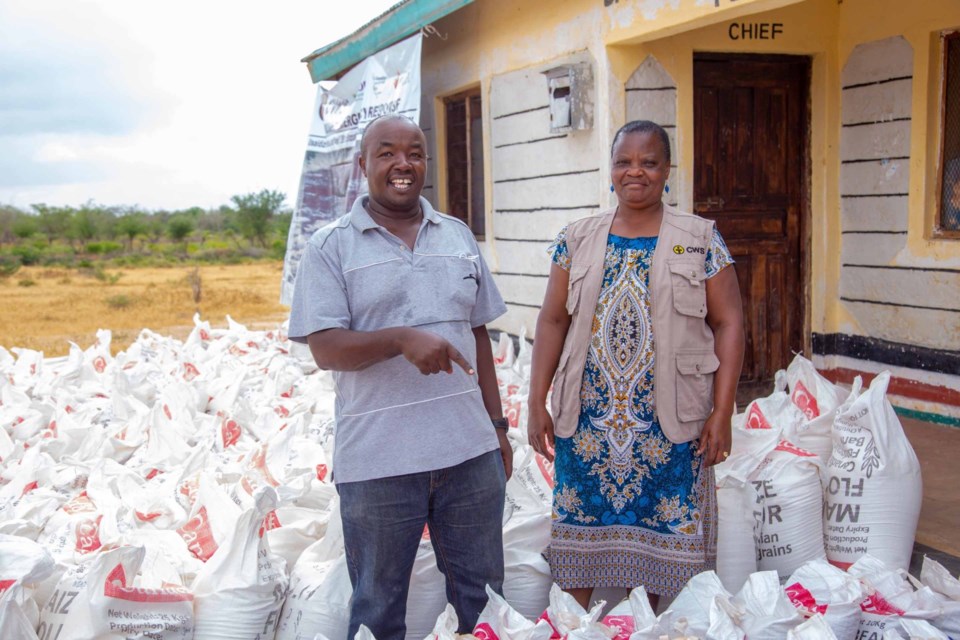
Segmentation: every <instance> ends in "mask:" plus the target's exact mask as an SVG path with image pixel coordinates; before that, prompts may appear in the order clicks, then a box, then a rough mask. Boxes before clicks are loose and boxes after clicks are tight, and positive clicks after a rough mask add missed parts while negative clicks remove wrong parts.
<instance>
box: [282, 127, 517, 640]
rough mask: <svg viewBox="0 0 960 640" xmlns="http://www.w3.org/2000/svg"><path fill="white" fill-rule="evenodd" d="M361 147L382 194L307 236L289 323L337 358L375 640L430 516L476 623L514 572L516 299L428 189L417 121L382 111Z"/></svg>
mask: <svg viewBox="0 0 960 640" xmlns="http://www.w3.org/2000/svg"><path fill="white" fill-rule="evenodd" d="M360 153H361V156H360V169H361V170H362V171H363V174H364V176H365V177H366V179H367V185H368V187H369V196H364V197H361V198H358V199H357V201H356V202H355V203H354V205H353V208H352V209H351V211H350V213H348V214H347V215H345V216H343V217H342V218H340V219H339V220H337V221H335V222H333V223H331V224H329V225H327V226H326V227H324V228H323V229H320V230H319V231H317V232H316V233H315V234H314V235H313V237H312V238H311V239H310V241H309V243H308V244H307V247H306V250H305V251H304V253H303V256H302V258H301V260H300V265H299V268H298V270H297V279H296V284H295V287H294V294H293V304H292V309H291V314H290V329H289V334H290V339H291V340H295V341H297V342H305V343H307V344H309V346H310V351H311V353H312V354H313V357H314V359H315V360H316V362H317V365H318V366H319V367H320V368H322V369H331V370H333V372H334V374H333V375H334V380H335V386H336V396H337V397H336V418H337V430H336V438H335V446H334V457H333V474H334V482H335V483H336V485H337V490H338V491H339V493H340V501H341V502H340V509H341V517H342V519H343V532H344V546H345V548H346V555H347V566H348V570H349V573H350V580H351V582H352V584H353V599H352V601H351V611H350V627H349V635H348V637H349V638H353V637H354V635H355V634H356V632H357V629H358V628H359V626H360V625H361V624H364V625H366V626H367V627H368V628H369V629H370V630H371V631H372V632H373V635H374V636H375V637H376V638H377V640H393V639H401V638H403V637H404V634H405V630H406V625H405V624H404V616H405V611H406V600H407V592H408V588H409V583H410V573H411V571H412V569H413V562H414V559H415V557H416V552H417V547H418V544H419V542H420V538H421V534H422V533H423V530H424V525H425V524H426V525H427V526H428V527H429V531H430V541H431V543H432V544H433V547H434V550H435V551H436V557H437V565H438V567H439V569H440V570H441V571H442V572H443V573H444V575H445V576H446V582H447V599H448V600H449V601H450V603H452V604H453V605H454V607H455V608H456V611H457V616H458V617H459V619H460V629H459V630H460V632H461V633H468V632H470V631H472V630H473V627H474V625H475V624H476V621H477V616H478V615H479V614H480V611H481V610H482V609H483V607H484V605H485V604H486V600H487V597H486V593H485V586H486V585H487V584H489V585H490V586H491V587H492V588H493V589H494V590H496V591H498V592H500V591H501V589H502V584H503V541H502V536H501V534H502V527H501V520H502V514H503V500H504V486H505V484H506V479H507V477H508V475H509V474H510V472H511V466H512V453H511V449H510V445H509V443H508V442H507V438H506V422H505V421H504V420H503V413H502V407H501V404H500V395H499V390H498V388H497V379H496V373H495V371H494V364H493V353H492V349H491V345H490V338H489V336H488V334H487V330H486V326H485V325H486V323H488V322H490V321H492V320H494V319H495V318H497V317H499V316H500V315H502V314H503V313H504V312H505V311H506V307H505V305H504V303H503V300H502V299H501V297H500V294H499V292H498V291H497V288H496V286H495V284H494V282H493V278H492V277H491V275H490V272H489V270H488V268H487V265H486V263H485V262H484V260H483V257H482V256H481V255H480V251H479V248H478V247H477V243H476V240H475V239H474V237H473V234H472V233H471V232H470V230H469V229H468V228H467V226H466V225H464V224H463V223H462V222H460V221H459V220H457V219H456V218H452V217H450V216H446V215H443V214H441V213H437V212H436V211H434V209H433V207H431V206H430V203H429V202H427V201H426V200H425V199H423V198H421V197H420V192H421V190H422V189H423V184H424V176H425V175H426V167H427V159H426V140H425V138H424V135H423V132H422V131H421V130H420V128H419V127H418V126H417V125H416V124H415V123H413V122H412V121H411V120H409V119H407V118H405V117H402V116H387V117H383V118H380V119H377V120H375V121H373V122H372V123H371V124H370V125H369V126H368V127H367V128H366V130H365V132H364V134H363V139H362V141H361V152H360ZM434 374H438V375H434ZM332 640H340V639H332Z"/></svg>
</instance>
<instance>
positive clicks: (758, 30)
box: [727, 22, 783, 40]
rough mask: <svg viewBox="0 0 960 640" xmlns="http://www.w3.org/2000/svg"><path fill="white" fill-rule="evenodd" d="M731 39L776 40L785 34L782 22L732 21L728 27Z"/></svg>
mask: <svg viewBox="0 0 960 640" xmlns="http://www.w3.org/2000/svg"><path fill="white" fill-rule="evenodd" d="M727 35H729V36H730V39H731V40H776V39H777V36H780V35H783V23H782V22H732V23H730V26H729V27H728V28H727Z"/></svg>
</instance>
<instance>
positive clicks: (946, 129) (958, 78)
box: [936, 31, 960, 239]
mask: <svg viewBox="0 0 960 640" xmlns="http://www.w3.org/2000/svg"><path fill="white" fill-rule="evenodd" d="M940 95H941V96H942V100H943V102H942V104H941V113H942V117H941V121H940V131H941V139H940V176H939V180H938V181H937V184H938V185H939V190H938V195H939V201H940V203H939V204H940V207H939V209H940V211H939V215H938V216H937V229H936V232H937V235H939V236H941V237H948V238H957V239H960V31H953V32H950V33H945V34H944V35H943V85H942V91H941V94H940Z"/></svg>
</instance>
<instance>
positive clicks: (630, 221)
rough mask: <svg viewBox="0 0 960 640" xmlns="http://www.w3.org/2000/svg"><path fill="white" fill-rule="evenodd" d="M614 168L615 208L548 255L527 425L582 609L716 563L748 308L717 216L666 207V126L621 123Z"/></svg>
mask: <svg viewBox="0 0 960 640" xmlns="http://www.w3.org/2000/svg"><path fill="white" fill-rule="evenodd" d="M610 162H611V181H612V187H611V189H612V190H613V191H614V192H615V193H616V196H617V206H616V207H615V208H613V209H609V210H607V211H603V212H600V213H599V214H598V215H595V216H590V217H588V218H584V219H581V220H577V221H576V222H573V223H571V224H570V225H568V226H567V227H566V228H564V229H563V230H562V231H561V232H560V234H559V236H557V240H556V242H555V243H554V245H553V246H552V247H551V250H552V259H553V264H552V266H551V270H550V278H549V280H548V283H547V291H546V295H545V297H544V301H543V307H542V308H541V310H540V316H539V318H538V319H537V332H536V336H535V337H536V340H535V342H534V346H533V366H532V372H531V380H530V396H529V405H530V413H529V424H528V431H529V438H530V444H531V445H532V446H533V447H534V449H536V450H537V451H538V452H539V453H541V454H543V455H545V456H547V457H548V458H553V457H554V454H555V456H556V458H555V470H556V484H555V487H554V494H553V527H552V532H551V543H550V549H549V552H548V556H549V560H550V566H551V571H552V573H553V579H554V581H555V582H556V583H557V584H558V585H560V587H562V588H563V589H564V590H566V591H567V592H569V593H571V594H573V595H574V596H575V597H576V599H577V600H578V601H579V602H580V603H581V604H583V605H584V606H587V604H588V603H589V601H590V598H591V595H592V592H593V589H594V588H595V587H624V588H628V589H630V588H634V587H637V586H640V585H643V586H644V587H645V588H646V590H647V592H648V593H649V594H651V600H652V601H653V604H654V606H656V601H657V599H658V596H660V595H664V596H667V597H672V596H674V595H676V593H677V592H678V591H679V590H680V589H681V588H682V587H683V586H684V585H685V584H686V582H687V581H688V580H689V579H690V578H691V577H692V576H694V575H696V574H697V573H700V572H701V571H705V570H707V569H709V568H712V564H713V561H714V557H715V549H716V545H715V540H716V526H715V518H716V509H715V492H714V484H713V473H712V469H711V467H712V465H714V464H716V463H717V462H720V461H721V460H723V459H724V458H725V457H726V456H728V455H729V451H730V439H731V435H730V419H731V417H732V415H733V412H734V402H735V397H736V387H737V379H738V378H739V376H740V367H741V364H742V361H743V340H744V338H743V315H742V310H741V302H740V290H739V287H738V285H737V276H736V273H735V271H734V270H733V269H732V268H729V267H730V265H732V263H733V260H732V259H731V257H730V253H729V251H728V250H727V247H726V245H725V244H724V242H723V239H722V238H721V237H720V235H719V233H718V232H717V231H716V229H715V227H714V224H713V222H711V221H708V220H705V219H703V218H699V217H697V216H694V215H691V214H687V213H682V212H680V211H677V210H676V209H674V208H673V207H671V206H669V205H666V204H664V203H663V202H662V195H663V190H664V185H665V184H666V181H667V176H668V175H669V173H670V142H669V138H668V137H667V134H666V132H665V131H664V130H663V128H661V127H660V126H658V125H656V124H654V123H652V122H648V121H635V122H630V123H628V124H626V125H624V127H623V128H621V129H620V131H618V132H617V135H616V136H615V137H614V141H613V148H612V150H611V160H610ZM551 383H552V389H553V391H552V396H551V410H550V411H549V412H548V410H547V407H546V400H547V392H548V390H549V389H550V388H551ZM551 413H552V416H551Z"/></svg>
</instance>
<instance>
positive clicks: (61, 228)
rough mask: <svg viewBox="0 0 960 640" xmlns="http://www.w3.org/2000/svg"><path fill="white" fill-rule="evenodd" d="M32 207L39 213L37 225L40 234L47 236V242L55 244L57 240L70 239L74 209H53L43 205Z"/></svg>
mask: <svg viewBox="0 0 960 640" xmlns="http://www.w3.org/2000/svg"><path fill="white" fill-rule="evenodd" d="M30 206H31V207H32V208H33V210H34V211H36V212H37V224H39V225H40V232H41V233H43V235H45V236H47V242H49V243H50V244H53V242H54V241H55V240H65V239H69V234H68V231H69V230H70V226H71V221H72V219H73V212H74V210H73V207H52V206H48V205H46V204H43V203H40V204H32V205H30Z"/></svg>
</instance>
